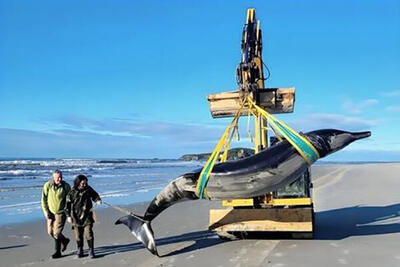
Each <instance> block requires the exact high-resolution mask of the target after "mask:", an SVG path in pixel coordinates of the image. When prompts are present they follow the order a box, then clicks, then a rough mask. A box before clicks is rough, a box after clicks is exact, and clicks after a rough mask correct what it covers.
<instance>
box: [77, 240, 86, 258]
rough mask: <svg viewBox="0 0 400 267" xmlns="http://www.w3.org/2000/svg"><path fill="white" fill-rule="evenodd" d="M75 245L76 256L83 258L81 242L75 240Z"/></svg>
mask: <svg viewBox="0 0 400 267" xmlns="http://www.w3.org/2000/svg"><path fill="white" fill-rule="evenodd" d="M76 246H77V247H78V251H77V252H76V254H78V258H83V257H84V256H85V255H84V254H83V242H82V241H77V242H76Z"/></svg>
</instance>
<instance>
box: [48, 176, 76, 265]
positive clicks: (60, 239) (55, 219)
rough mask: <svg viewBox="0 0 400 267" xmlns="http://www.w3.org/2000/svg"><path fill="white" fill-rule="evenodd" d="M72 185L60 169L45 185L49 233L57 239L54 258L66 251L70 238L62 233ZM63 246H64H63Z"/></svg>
mask: <svg viewBox="0 0 400 267" xmlns="http://www.w3.org/2000/svg"><path fill="white" fill-rule="evenodd" d="M70 189H71V187H70V186H69V184H68V183H66V182H65V181H63V177H62V173H61V171H60V170H55V171H54V172H53V179H52V180H50V181H48V182H46V183H45V184H44V185H43V191H42V209H43V213H44V216H45V217H46V219H47V233H48V234H49V235H50V236H51V237H53V238H54V240H55V252H54V254H53V255H52V256H51V257H52V258H53V259H57V258H60V257H61V250H62V251H65V250H66V249H67V245H68V243H69V239H68V238H66V237H65V236H64V235H63V234H62V230H63V228H64V225H65V220H66V215H65V212H64V208H65V202H66V196H67V194H68V192H69V191H70ZM61 246H62V248H61Z"/></svg>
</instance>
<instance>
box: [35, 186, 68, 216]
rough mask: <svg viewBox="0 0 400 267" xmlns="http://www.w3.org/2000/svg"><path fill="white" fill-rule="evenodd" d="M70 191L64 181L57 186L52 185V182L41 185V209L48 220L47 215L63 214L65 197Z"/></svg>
mask: <svg viewBox="0 0 400 267" xmlns="http://www.w3.org/2000/svg"><path fill="white" fill-rule="evenodd" d="M70 190H71V187H70V186H69V184H68V183H66V182H64V181H62V182H61V184H60V185H58V186H57V185H55V184H54V182H53V180H51V181H49V182H46V183H45V184H44V185H43V190H42V209H43V213H44V216H46V218H49V213H52V214H62V213H64V209H65V201H66V197H67V194H68V192H69V191H70Z"/></svg>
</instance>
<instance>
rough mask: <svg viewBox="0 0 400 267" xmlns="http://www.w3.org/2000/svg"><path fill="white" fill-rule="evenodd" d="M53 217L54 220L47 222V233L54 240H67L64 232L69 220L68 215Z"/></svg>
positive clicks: (55, 215)
mask: <svg viewBox="0 0 400 267" xmlns="http://www.w3.org/2000/svg"><path fill="white" fill-rule="evenodd" d="M52 215H53V216H52V218H53V219H51V220H47V233H48V234H49V235H50V236H51V237H53V238H54V239H65V236H64V235H63V234H62V230H63V229H64V225H65V221H66V218H67V217H66V215H65V214H64V213H61V214H52Z"/></svg>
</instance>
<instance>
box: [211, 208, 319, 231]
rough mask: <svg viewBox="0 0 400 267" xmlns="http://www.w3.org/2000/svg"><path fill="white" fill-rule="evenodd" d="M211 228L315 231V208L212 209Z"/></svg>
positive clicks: (221, 229) (217, 229) (215, 229)
mask: <svg viewBox="0 0 400 267" xmlns="http://www.w3.org/2000/svg"><path fill="white" fill-rule="evenodd" d="M209 229H210V230H214V231H217V232H251V231H254V232H258V231H270V232H299V233H300V232H301V233H312V232H313V208H312V207H299V208H262V209H254V208H240V209H211V210H210V223H209Z"/></svg>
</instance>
